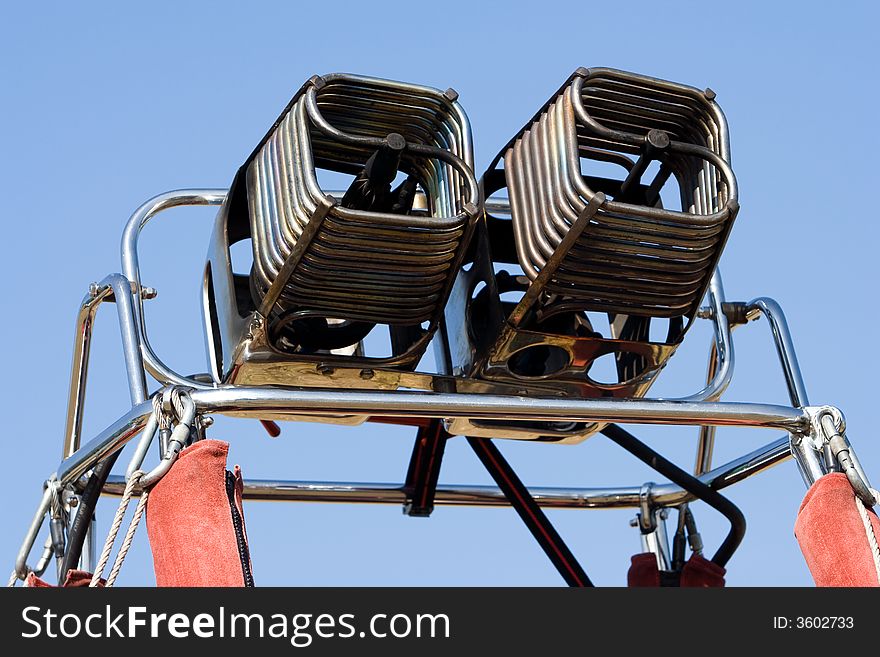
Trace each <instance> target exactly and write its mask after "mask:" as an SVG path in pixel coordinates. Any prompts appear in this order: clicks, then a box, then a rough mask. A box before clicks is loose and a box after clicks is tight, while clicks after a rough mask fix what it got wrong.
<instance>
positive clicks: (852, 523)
mask: <svg viewBox="0 0 880 657" xmlns="http://www.w3.org/2000/svg"><path fill="white" fill-rule="evenodd" d="M868 518H869V520H870V522H871V525H872V526H873V528H874V535H875V536H878V537H880V520H878V518H877V514H876V513H874V511H873V510H869V511H868ZM794 534H795V536H796V537H797V540H798V543H799V544H800V547H801V552H803V553H804V559H805V560H806V562H807V566H808V567H809V569H810V573H812V575H813V580H814V581H815V582H816V586H878V585H880V582H878V578H877V569H876V568H875V566H874V558H873V556H872V554H871V548H870V545H869V543H868V537H867V535H866V533H865V525H864V524H863V522H862V518H861V516H860V515H859V510H858V508H857V507H856V500H855V495H854V494H853V489H852V486H850V483H849V480H847V478H846V475H845V474H843V473H841V472H832V473H831V474H827V475H825V476H824V477H821V478H820V479H818V480H817V481H816V483H814V484H813V485H812V486H811V487H810V490H808V491H807V494H806V496H805V497H804V501H803V503H802V504H801V508H800V511H798V517H797V521H796V522H795V525H794Z"/></svg>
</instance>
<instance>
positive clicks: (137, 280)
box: [122, 189, 226, 388]
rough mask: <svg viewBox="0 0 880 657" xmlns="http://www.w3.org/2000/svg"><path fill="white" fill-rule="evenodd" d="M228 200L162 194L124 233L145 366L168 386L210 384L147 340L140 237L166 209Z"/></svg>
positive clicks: (194, 193)
mask: <svg viewBox="0 0 880 657" xmlns="http://www.w3.org/2000/svg"><path fill="white" fill-rule="evenodd" d="M225 198H226V190H225V189H181V190H176V191H172V192H165V193H164V194H159V195H158V196H154V197H153V198H151V199H150V200H149V201H147V202H146V203H144V204H143V205H141V206H140V207H139V208H138V209H137V210H135V212H134V214H133V215H132V216H131V218H130V219H129V220H128V223H127V224H126V226H125V231H124V232H123V234H122V271H123V273H124V274H125V276H126V278H128V280H129V281H131V282H132V283H133V284H134V290H135V296H136V303H135V304H134V313H135V320H136V322H137V325H138V328H139V329H140V335H141V344H140V348H141V351H142V353H143V359H144V364H145V366H146V367H147V370H148V371H149V372H150V374H151V375H152V376H154V377H155V378H156V380H158V381H160V382H162V383H165V384H170V383H175V384H177V385H185V386H190V387H193V388H204V387H206V384H204V383H201V382H199V381H196V380H195V379H191V378H188V377H185V376H183V375H181V374H178V373H177V372H175V371H174V370H172V369H171V368H169V367H168V366H167V365H165V363H163V362H162V360H161V359H160V358H159V357H158V356H157V355H156V353H155V352H154V351H153V348H152V346H150V340H149V338H148V337H147V326H146V321H145V319H144V300H143V296H142V295H141V293H140V290H141V273H140V265H139V261H138V238H139V237H140V233H141V230H143V228H144V226H146V225H147V222H149V221H150V219H152V218H153V217H154V216H155V215H157V214H158V213H160V212H162V211H163V210H168V209H169V208H175V207H180V206H186V205H220V204H222V203H223V201H224V199H225Z"/></svg>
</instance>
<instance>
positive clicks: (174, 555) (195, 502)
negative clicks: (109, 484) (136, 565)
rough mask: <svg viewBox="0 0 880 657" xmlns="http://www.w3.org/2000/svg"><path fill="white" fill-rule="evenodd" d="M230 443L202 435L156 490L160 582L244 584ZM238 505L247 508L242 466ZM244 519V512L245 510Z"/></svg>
mask: <svg viewBox="0 0 880 657" xmlns="http://www.w3.org/2000/svg"><path fill="white" fill-rule="evenodd" d="M228 451H229V444H228V443H225V442H222V441H219V440H201V441H199V442H197V443H195V444H194V445H192V446H190V447H187V448H186V449H184V450H183V451H182V452H181V453H180V456H178V458H177V462H176V463H175V464H174V466H173V467H172V468H171V470H169V471H168V474H166V475H165V476H164V477H163V478H162V479H161V480H160V481H159V483H157V484H156V485H155V486H154V487H153V489H152V490H151V491H150V500H149V502H148V503H147V534H148V535H149V538H150V547H151V548H152V550H153V567H154V569H155V572H156V585H157V586H244V575H243V573H242V563H241V558H240V555H239V547H238V541H237V538H236V534H235V528H234V526H233V522H232V513H231V508H230V504H229V498H228V496H227V493H226V456H227V453H228ZM234 475H235V505H236V506H237V507H238V509H239V513H242V506H241V491H242V480H241V471H240V470H239V468H238V467H237V466H236V468H235V472H234ZM241 518H242V524H243V522H244V514H243V513H242V515H241Z"/></svg>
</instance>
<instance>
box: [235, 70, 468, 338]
mask: <svg viewBox="0 0 880 657" xmlns="http://www.w3.org/2000/svg"><path fill="white" fill-rule="evenodd" d="M456 98H457V94H455V92H453V91H451V90H450V91H446V92H441V91H438V90H436V89H431V88H428V87H422V86H417V85H412V84H405V83H400V82H391V81H388V80H380V79H375V78H367V77H360V76H353V75H343V74H334V75H328V76H324V77H314V78H312V79H311V80H309V81H308V82H307V83H306V85H304V87H303V88H302V89H301V90H300V91H299V92H298V93H297V95H296V96H295V97H294V99H293V101H292V102H291V103H290V105H289V106H288V107H287V108H286V109H285V111H284V113H283V114H282V116H281V117H280V118H279V120H278V121H277V123H276V125H275V126H274V128H273V130H272V131H271V132H270V133H269V135H267V137H266V138H265V139H264V141H263V143H262V144H261V145H260V146H259V147H258V149H257V151H255V153H254V155H253V156H252V158H251V159H250V160H249V163H248V164H247V165H246V167H247V168H246V185H247V198H248V210H249V212H248V214H249V217H250V228H251V234H252V238H253V252H254V266H253V270H252V273H251V289H252V292H253V295H254V297H255V299H256V300H257V303H258V305H259V306H260V308H261V312H265V313H266V314H267V315H268V316H271V317H272V318H282V321H287V320H289V319H290V318H291V317H292V318H294V319H297V318H308V317H315V316H317V317H324V318H334V319H333V320H332V321H337V320H339V319H341V320H347V321H358V322H370V323H381V324H387V325H393V326H413V325H418V324H421V323H423V322H432V321H433V322H436V320H437V319H438V318H439V315H440V313H441V312H442V308H443V304H444V302H445V299H446V297H447V296H448V294H449V289H450V286H451V282H452V278H453V276H454V274H455V272H456V271H457V267H458V263H459V262H460V260H461V256H462V252H463V250H464V248H465V247H466V239H467V236H468V235H469V231H470V229H471V228H472V225H473V221H474V219H475V217H476V215H477V211H478V210H477V208H478V205H479V192H478V188H477V184H476V181H475V179H474V176H473V173H472V165H473V154H472V143H471V134H470V127H469V124H468V120H467V118H466V116H465V113H464V111H463V110H462V108H461V107H460V105H459V104H458V102H456ZM377 153H378V154H379V155H381V156H382V157H385V156H386V155H387V157H391V158H394V157H396V158H397V160H394V161H393V162H392V164H391V165H390V166H391V175H390V178H391V179H393V178H394V174H396V173H397V171H396V170H395V169H398V168H399V171H400V172H402V173H403V174H405V175H406V176H407V180H406V182H405V183H404V185H401V186H399V187H398V188H397V190H394V191H395V192H396V193H397V197H396V198H397V199H398V201H399V202H398V203H396V204H391V203H390V202H389V203H379V202H376V198H372V197H371V198H366V197H363V195H362V196H361V197H358V195H357V194H351V195H350V194H346V196H345V198H343V199H337V198H334V197H332V196H330V195H329V194H327V193H326V192H325V191H324V190H323V189H322V188H321V187H320V185H319V183H318V179H317V173H316V170H318V169H326V170H330V171H335V172H341V173H346V174H354V175H356V176H360V178H356V180H355V185H357V184H359V183H358V180H361V181H364V180H366V179H365V178H363V172H364V171H366V170H369V168H370V166H371V163H373V162H375V161H376V155H377ZM388 153H390V154H391V155H388ZM383 154H384V155H383ZM387 157H386V159H387ZM389 161H390V160H389ZM374 168H376V167H374ZM388 182H390V181H388ZM416 187H418V188H419V189H420V190H421V191H423V192H424V195H425V197H426V199H427V201H426V203H425V204H424V207H422V208H416V209H413V208H412V207H411V205H407V203H406V201H409V203H410V204H411V202H412V199H413V198H414V197H415V191H416ZM352 189H354V187H353V188H352ZM350 191H352V190H350ZM349 196H351V197H352V199H354V200H351V199H349ZM374 196H375V195H374ZM401 199H402V200H401ZM346 206H347V207H346Z"/></svg>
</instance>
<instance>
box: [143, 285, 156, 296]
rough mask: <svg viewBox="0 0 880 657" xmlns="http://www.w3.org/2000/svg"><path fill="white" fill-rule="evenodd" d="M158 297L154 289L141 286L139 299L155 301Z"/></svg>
mask: <svg viewBox="0 0 880 657" xmlns="http://www.w3.org/2000/svg"><path fill="white" fill-rule="evenodd" d="M157 296H159V291H158V290H157V289H156V288H154V287H143V286H141V299H155V298H156V297H157Z"/></svg>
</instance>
